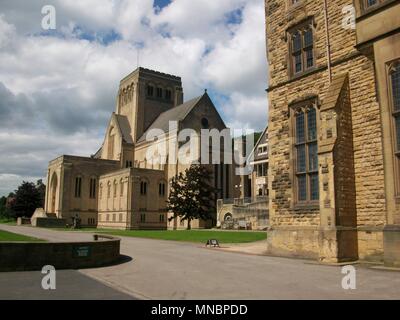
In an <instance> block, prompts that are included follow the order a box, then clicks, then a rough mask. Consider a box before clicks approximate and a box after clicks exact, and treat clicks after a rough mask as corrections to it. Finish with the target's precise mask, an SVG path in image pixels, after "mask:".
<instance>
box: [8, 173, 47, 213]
mask: <svg viewBox="0 0 400 320" xmlns="http://www.w3.org/2000/svg"><path fill="white" fill-rule="evenodd" d="M45 192H46V187H45V186H44V184H43V182H42V180H38V181H37V183H36V184H35V183H33V182H26V181H23V182H22V184H21V185H20V186H19V187H18V189H17V190H15V201H13V203H12V205H11V208H10V209H11V211H12V212H13V213H14V216H15V217H17V218H18V217H31V216H32V215H33V213H34V212H35V210H36V208H41V207H43V204H44V194H45Z"/></svg>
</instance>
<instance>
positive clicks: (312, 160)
mask: <svg viewBox="0 0 400 320" xmlns="http://www.w3.org/2000/svg"><path fill="white" fill-rule="evenodd" d="M292 116H293V126H294V148H293V156H294V159H295V177H294V180H295V181H294V189H295V191H296V192H295V193H296V200H297V203H299V204H317V203H318V201H319V176H318V141H317V108H316V106H315V104H314V103H313V102H308V103H303V104H299V105H296V106H295V107H293V108H292Z"/></svg>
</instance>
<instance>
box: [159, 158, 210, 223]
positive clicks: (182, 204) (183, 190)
mask: <svg viewBox="0 0 400 320" xmlns="http://www.w3.org/2000/svg"><path fill="white" fill-rule="evenodd" d="M211 179H212V175H211V172H210V171H209V170H208V169H207V168H205V167H204V166H200V165H192V166H190V168H188V169H186V170H185V172H181V173H180V174H179V175H177V176H176V177H174V178H173V179H172V182H171V190H170V194H169V198H168V202H167V208H168V210H170V211H172V212H173V213H174V216H173V217H172V218H171V219H170V220H172V219H175V218H176V217H180V218H181V220H182V221H185V220H187V221H188V230H190V229H191V222H192V220H195V219H202V220H210V219H214V216H213V214H214V212H215V199H214V195H215V189H214V188H213V187H212V185H211Z"/></svg>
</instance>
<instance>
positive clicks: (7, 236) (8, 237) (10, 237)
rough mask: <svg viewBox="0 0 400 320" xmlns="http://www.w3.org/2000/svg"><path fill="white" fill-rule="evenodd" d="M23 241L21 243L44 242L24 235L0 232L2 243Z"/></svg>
mask: <svg viewBox="0 0 400 320" xmlns="http://www.w3.org/2000/svg"><path fill="white" fill-rule="evenodd" d="M6 241H7V242H8V241H21V242H25V241H26V242H43V241H44V240H41V239H37V238H31V237H27V236H24V235H22V234H16V233H12V232H8V231H3V230H0V242H6Z"/></svg>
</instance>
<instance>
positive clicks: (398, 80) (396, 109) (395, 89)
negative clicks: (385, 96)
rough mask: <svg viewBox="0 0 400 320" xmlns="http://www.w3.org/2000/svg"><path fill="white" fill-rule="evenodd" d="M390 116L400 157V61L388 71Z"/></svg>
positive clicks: (396, 148) (397, 152)
mask: <svg viewBox="0 0 400 320" xmlns="http://www.w3.org/2000/svg"><path fill="white" fill-rule="evenodd" d="M390 84H391V86H390V90H391V97H390V98H391V102H392V103H391V105H392V115H393V120H394V127H395V128H394V133H395V134H394V135H395V145H396V147H395V150H396V154H397V155H400V61H399V62H397V63H395V64H393V66H392V68H391V70H390Z"/></svg>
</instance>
